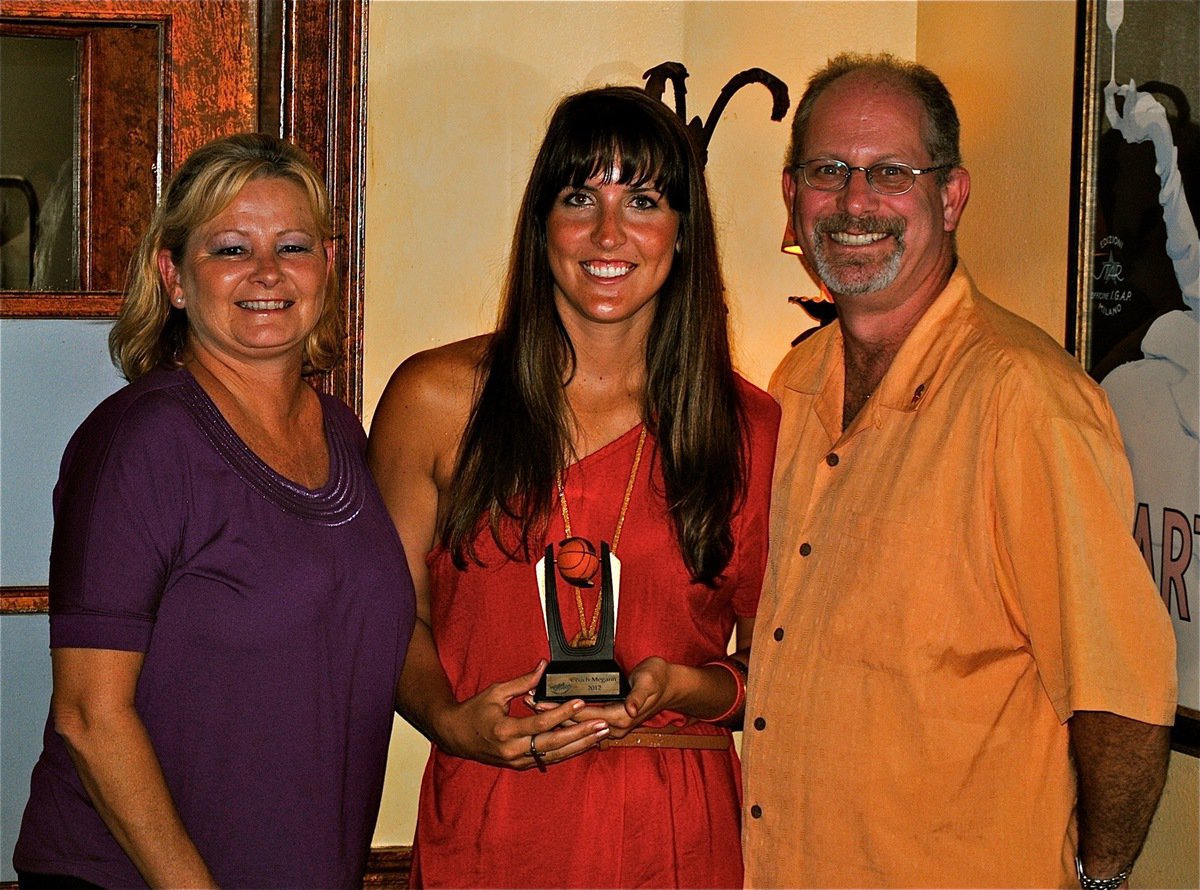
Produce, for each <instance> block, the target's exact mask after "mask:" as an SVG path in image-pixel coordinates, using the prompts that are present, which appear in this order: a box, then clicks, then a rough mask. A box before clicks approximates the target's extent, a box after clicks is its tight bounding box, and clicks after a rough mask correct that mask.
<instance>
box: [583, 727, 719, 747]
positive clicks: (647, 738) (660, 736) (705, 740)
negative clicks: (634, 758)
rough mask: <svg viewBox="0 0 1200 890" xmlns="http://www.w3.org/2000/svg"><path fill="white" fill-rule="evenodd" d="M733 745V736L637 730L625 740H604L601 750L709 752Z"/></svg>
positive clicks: (601, 743)
mask: <svg viewBox="0 0 1200 890" xmlns="http://www.w3.org/2000/svg"><path fill="white" fill-rule="evenodd" d="M732 744H733V736H730V735H725V734H724V733H722V734H721V735H696V734H695V733H684V732H669V731H668V732H662V731H651V730H645V731H643V730H639V729H635V730H634V731H633V732H631V733H629V735H627V736H625V737H624V738H623V739H602V740H601V742H600V750H601V751H603V750H604V749H605V748H703V749H706V750H709V751H725V750H728V749H729V747H730V746H731V745H732Z"/></svg>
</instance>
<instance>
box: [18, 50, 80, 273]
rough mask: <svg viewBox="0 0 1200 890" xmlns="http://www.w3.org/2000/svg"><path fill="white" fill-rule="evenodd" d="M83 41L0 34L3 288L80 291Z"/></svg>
mask: <svg viewBox="0 0 1200 890" xmlns="http://www.w3.org/2000/svg"><path fill="white" fill-rule="evenodd" d="M78 59H79V42H78V41H77V40H74V39H71V38H67V37H25V36H14V35H9V34H0V288H3V289H5V290H78V289H79V198H78V183H79V152H78V150H77V148H76V146H77V145H78V136H77V133H78V123H77V122H78V109H79V92H78V84H79V78H78V77H77V76H76V71H77V70H78Z"/></svg>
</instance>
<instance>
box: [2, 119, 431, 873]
mask: <svg viewBox="0 0 1200 890" xmlns="http://www.w3.org/2000/svg"><path fill="white" fill-rule="evenodd" d="M332 257H333V246H332V239H331V232H330V225H329V202H328V198H327V196H326V193H325V189H324V185H323V183H322V180H321V178H320V176H319V175H318V174H317V172H316V170H315V169H314V168H313V166H312V164H311V162H310V161H309V160H308V158H307V157H306V156H305V155H304V154H303V153H302V152H300V151H299V150H298V149H296V148H295V147H294V146H292V145H289V144H288V143H286V142H283V141H281V140H279V139H276V138H274V137H271V136H263V135H242V136H233V137H228V138H225V139H221V140H217V141H215V142H213V143H210V144H208V145H206V146H204V147H203V148H201V149H199V150H198V151H197V152H196V153H195V154H193V155H192V156H191V157H190V158H189V159H188V161H187V162H186V163H185V164H184V165H183V167H182V168H181V169H180V170H179V172H178V173H177V175H176V176H175V178H174V179H173V180H172V182H171V183H170V185H169V186H168V187H167V191H166V193H165V196H164V198H163V200H162V202H161V204H160V206H159V208H158V210H157V211H156V213H155V216H154V219H153V220H152V222H151V224H150V228H149V231H148V232H147V233H146V235H145V237H144V239H143V241H142V244H141V246H140V248H139V251H138V254H137V255H136V256H135V258H134V261H133V263H132V264H131V268H130V284H129V287H128V289H127V294H126V301H125V305H124V307H123V309H122V314H121V317H120V319H119V320H118V322H117V324H116V325H115V327H114V329H113V332H112V335H111V338H110V348H111V351H112V354H113V359H114V361H115V362H116V363H117V364H118V366H119V367H120V368H121V370H122V371H123V372H124V374H125V376H126V377H127V378H128V379H129V380H130V384H129V386H127V387H125V388H124V389H122V390H121V391H120V392H118V393H116V394H115V395H113V396H112V397H110V398H109V399H107V400H105V401H104V402H103V403H102V404H101V405H100V406H99V407H98V408H97V409H96V410H95V411H94V412H93V413H92V415H91V416H90V417H89V418H88V419H87V420H86V421H85V422H84V424H83V425H82V426H81V427H80V428H79V430H78V431H77V432H76V434H75V436H74V437H73V438H72V440H71V442H70V444H69V445H68V447H67V451H66V454H65V455H64V457H63V462H62V468H61V473H60V477H59V482H58V485H57V487H56V488H55V493H54V506H55V529H54V540H53V544H52V548H51V557H50V563H51V564H50V647H51V657H52V661H53V672H54V692H53V698H52V701H51V708H50V718H49V720H48V722H47V728H46V733H45V747H44V750H43V753H42V756H41V758H40V760H39V761H38V764H37V766H36V767H35V768H34V773H33V778H32V782H31V785H32V789H31V795H30V800H29V803H28V805H27V807H26V811H25V817H24V820H23V822H22V827H21V835H20V838H19V839H18V842H17V847H16V853H15V855H14V864H15V865H16V867H17V870H18V874H19V877H20V881H21V886H22V887H32V888H36V887H42V886H56V887H57V886H63V882H64V881H65V880H66V879H73V882H74V883H73V884H72V885H73V886H87V885H88V884H95V885H101V886H143V885H150V886H166V887H211V886H218V885H219V886H224V887H271V886H286V887H346V886H352V885H354V884H356V883H358V884H361V879H362V873H363V870H364V868H365V864H366V857H367V852H368V848H369V845H370V840H371V835H372V832H373V829H374V824H375V818H376V814H377V811H378V805H379V799H380V794H381V791H382V783H383V772H384V764H385V760H386V756H387V745H388V738H389V734H390V731H391V725H392V710H393V702H394V697H395V688H396V683H397V681H398V678H399V676H400V670H401V668H402V666H403V663H404V655H405V651H406V648H407V644H408V638H409V635H410V633H411V630H412V623H413V593H412V582H411V579H410V577H409V573H408V568H407V565H406V561H405V558H404V552H403V549H402V547H401V544H400V541H399V539H398V538H397V536H396V533H395V529H394V526H393V525H392V523H391V520H390V518H389V517H388V514H387V511H386V510H385V508H384V506H383V502H382V500H381V499H380V497H379V494H378V492H377V490H376V488H375V486H374V483H373V482H372V481H371V478H370V476H369V474H368V472H367V469H366V464H365V461H364V448H365V437H364V435H363V430H362V427H361V425H360V424H359V422H358V420H357V418H355V416H354V414H353V412H351V411H350V409H349V408H347V407H346V406H345V405H344V404H342V403H341V402H339V401H337V400H336V399H333V398H330V397H328V396H323V395H319V394H318V393H317V392H316V390H314V389H313V388H312V387H311V386H309V385H308V383H307V382H305V380H304V376H305V375H306V374H309V373H312V372H317V371H322V370H326V369H328V368H330V367H332V366H333V365H334V364H335V363H336V361H337V358H338V355H339V352H340V349H341V344H342V339H343V334H342V323H341V319H340V317H339V314H338V302H337V298H336V295H337V286H336V282H335V280H334V273H333V266H332ZM80 882H82V883H80Z"/></svg>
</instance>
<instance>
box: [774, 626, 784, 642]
mask: <svg viewBox="0 0 1200 890" xmlns="http://www.w3.org/2000/svg"><path fill="white" fill-rule="evenodd" d="M782 639H783V628H782V627H777V628H775V642H777V643H778V642H779V641H780V640H782Z"/></svg>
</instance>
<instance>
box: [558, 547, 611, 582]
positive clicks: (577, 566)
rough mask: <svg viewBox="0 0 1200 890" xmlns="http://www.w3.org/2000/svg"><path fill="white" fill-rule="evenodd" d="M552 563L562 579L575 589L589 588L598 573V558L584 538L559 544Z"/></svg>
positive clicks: (594, 550)
mask: <svg viewBox="0 0 1200 890" xmlns="http://www.w3.org/2000/svg"><path fill="white" fill-rule="evenodd" d="M554 563H555V565H557V566H558V574H559V575H560V576H561V577H562V579H563V580H564V581H566V582H567V583H568V584H573V585H574V586H575V587H591V586H592V579H594V578H595V577H596V573H597V572H598V571H600V557H599V556H597V555H596V548H595V547H594V546H592V542H591V541H589V540H587V539H586V538H575V537H572V538H566V539H564V540H563V541H562V542H560V543H559V545H558V556H557V557H555V560H554Z"/></svg>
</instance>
